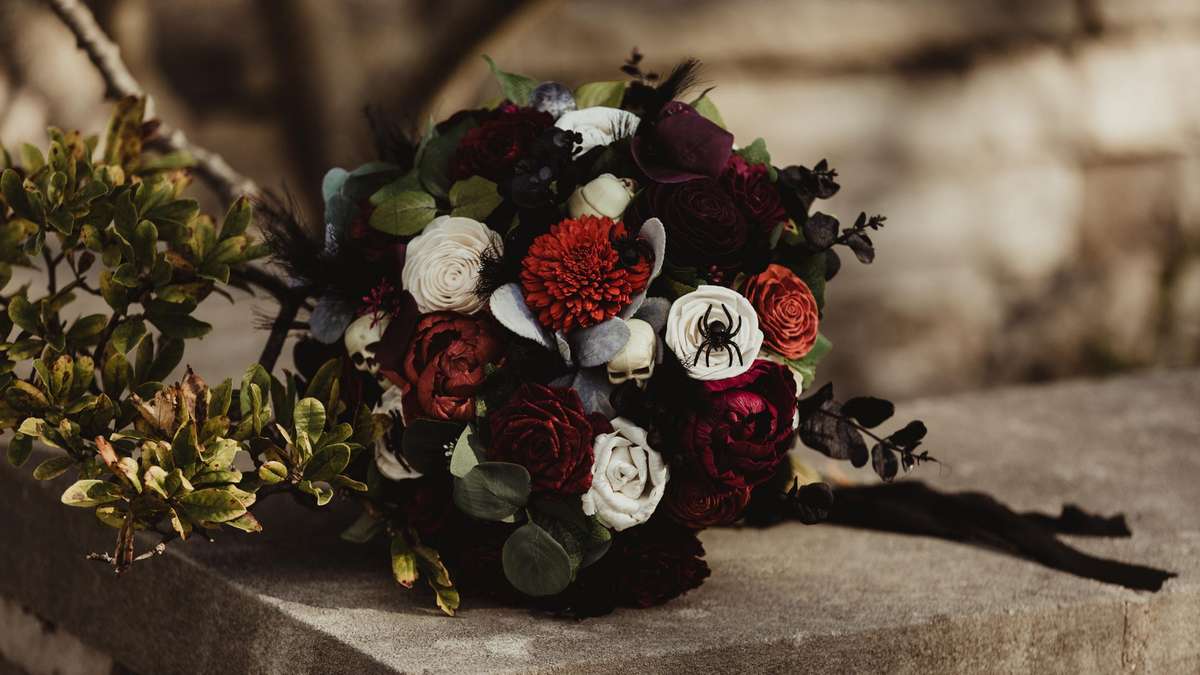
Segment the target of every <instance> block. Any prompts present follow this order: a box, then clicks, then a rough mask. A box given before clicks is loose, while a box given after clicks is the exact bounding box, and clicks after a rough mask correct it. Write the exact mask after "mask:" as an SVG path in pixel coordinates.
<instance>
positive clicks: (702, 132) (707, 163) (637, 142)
mask: <svg viewBox="0 0 1200 675" xmlns="http://www.w3.org/2000/svg"><path fill="white" fill-rule="evenodd" d="M630 150H631V151H632V153H633V161H635V162H637V165H638V167H639V168H640V169H641V170H642V171H643V172H645V174H646V176H648V177H649V178H650V180H652V181H654V182H656V183H682V182H686V181H691V180H697V179H699V178H704V177H705V176H707V177H709V178H716V177H717V176H719V175H721V171H722V170H724V168H725V163H726V162H727V161H729V154H730V153H731V152H733V134H731V133H729V132H728V131H726V130H724V129H722V128H721V127H719V126H717V125H716V124H715V123H713V122H711V121H709V120H708V119H706V118H704V117H703V116H702V115H701V114H700V113H698V112H696V109H695V108H693V107H692V106H690V105H688V104H686V103H684V102H683V101H671V102H670V103H668V104H666V105H665V106H663V109H662V112H661V113H659V115H658V119H657V120H655V121H654V124H653V126H652V127H650V129H649V131H648V132H647V133H645V134H638V135H636V136H634V137H633V142H632V143H631V144H630Z"/></svg>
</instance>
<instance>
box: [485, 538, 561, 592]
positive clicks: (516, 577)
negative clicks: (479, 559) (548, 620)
mask: <svg viewBox="0 0 1200 675" xmlns="http://www.w3.org/2000/svg"><path fill="white" fill-rule="evenodd" d="M500 559H501V562H502V564H503V565H504V576H505V577H507V578H508V581H509V583H511V584H512V585H513V587H515V588H516V589H517V590H518V591H521V592H522V593H524V594H526V595H531V596H534V597H544V596H547V595H555V594H558V593H561V592H562V591H563V590H565V589H566V587H567V586H569V585H570V584H571V581H572V580H573V579H574V578H575V570H574V569H573V568H572V566H571V558H570V556H568V555H567V552H566V550H565V549H563V547H562V544H559V543H558V542H557V541H555V540H554V537H551V536H550V533H549V532H546V530H544V529H542V528H541V527H540V526H538V524H537V523H534V522H533V521H530V522H528V523H525V524H524V525H522V526H521V527H520V528H518V529H517V531H516V532H513V533H512V536H510V537H509V538H508V541H506V542H504V549H503V550H502V551H501V553H500Z"/></svg>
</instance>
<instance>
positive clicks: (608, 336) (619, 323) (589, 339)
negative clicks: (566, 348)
mask: <svg viewBox="0 0 1200 675" xmlns="http://www.w3.org/2000/svg"><path fill="white" fill-rule="evenodd" d="M569 340H570V343H571V353H572V354H573V355H574V356H575V360H576V361H577V362H578V363H579V365H580V366H582V367H584V368H591V367H593V366H601V365H604V364H606V363H608V362H609V361H610V360H611V359H612V357H614V356H616V355H617V353H618V352H620V351H621V349H623V348H624V347H625V343H626V342H629V326H628V325H626V324H625V322H624V321H623V320H621V319H618V318H616V317H614V318H611V319H609V320H608V321H605V322H604V323H598V324H596V325H595V326H590V327H588V328H580V329H578V330H575V331H572V332H571V335H570V337H569Z"/></svg>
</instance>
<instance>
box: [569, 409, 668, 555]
mask: <svg viewBox="0 0 1200 675" xmlns="http://www.w3.org/2000/svg"><path fill="white" fill-rule="evenodd" d="M612 426H613V432H612V433H611V434H600V435H599V436H597V437H596V441H595V443H594V444H593V446H592V451H593V453H594V454H595V456H596V460H595V463H594V464H592V487H591V488H589V489H588V491H587V492H586V493H584V495H583V512H584V514H586V515H589V516H592V515H594V516H596V517H597V518H598V519H599V520H600V522H601V523H603V524H604V525H607V526H608V527H611V528H613V529H614V530H617V531H618V532H619V531H621V530H625V529H628V528H630V527H633V526H634V525H641V524H642V523H644V522H646V521H647V520H649V519H650V516H651V514H653V513H654V509H655V508H657V507H658V502H659V500H661V499H662V496H663V491H664V490H666V488H667V478H668V471H667V464H666V462H664V461H663V457H662V455H661V454H659V453H658V452H657V451H656V450H654V449H652V448H651V447H650V446H649V444H648V443H647V442H646V432H645V430H643V429H642V428H641V427H639V426H637V425H636V424H634V423H632V422H630V421H629V420H627V419H625V418H623V417H618V418H616V419H614V420H613V421H612Z"/></svg>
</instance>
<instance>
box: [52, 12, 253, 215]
mask: <svg viewBox="0 0 1200 675" xmlns="http://www.w3.org/2000/svg"><path fill="white" fill-rule="evenodd" d="M46 3H47V4H48V5H49V6H50V9H52V10H54V13H55V14H57V15H58V18H59V19H60V20H61V21H62V22H63V24H64V25H66V27H67V28H68V29H70V31H71V33H72V34H74V35H75V39H76V41H77V42H78V43H79V48H80V49H82V50H83V51H84V53H85V54H87V56H88V59H89V60H90V61H91V62H92V65H94V66H95V67H96V70H98V71H99V72H100V77H101V78H102V79H103V80H104V88H105V96H106V97H108V98H109V99H114V100H115V99H119V98H123V97H126V96H146V92H145V90H144V89H142V85H141V84H140V83H139V82H138V81H137V78H135V77H134V76H133V74H132V73H130V72H129V67H128V66H126V65H125V62H124V61H123V60H122V59H121V50H120V49H119V48H118V47H117V45H116V43H115V42H113V41H112V40H111V39H109V37H108V35H106V34H105V33H104V29H103V28H101V27H100V24H99V23H97V22H96V17H95V16H93V15H92V12H91V11H90V10H89V9H88V8H87V7H86V6H85V5H84V4H83V3H82V2H80V1H79V0H46ZM158 133H159V137H158V138H156V139H153V140H152V141H150V144H151V145H152V146H154V147H155V148H157V149H159V150H162V151H166V152H179V151H182V152H187V153H188V154H190V155H191V156H192V158H193V159H194V160H195V162H196V165H195V170H196V173H197V174H199V176H200V177H201V178H202V179H203V180H204V182H205V183H207V184H208V185H209V187H211V188H212V189H213V190H214V191H215V192H216V193H217V194H218V195H220V196H221V199H223V200H224V201H225V202H226V203H231V202H233V200H234V199H236V198H238V197H240V196H242V195H257V194H259V189H258V186H257V185H256V184H255V183H254V181H252V180H250V179H249V178H247V177H246V176H243V175H242V174H240V173H238V172H237V171H236V170H235V169H234V168H233V167H232V166H230V165H229V163H228V162H226V161H225V160H224V158H222V157H221V156H220V155H218V154H216V153H215V152H212V151H211V150H208V149H206V148H203V147H201V146H198V145H195V144H193V143H192V142H191V141H189V140H188V138H187V136H185V135H184V133H183V132H182V131H180V130H179V129H173V128H171V127H169V126H168V125H166V124H161V125H160V126H159V128H158Z"/></svg>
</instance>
